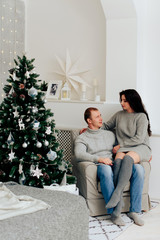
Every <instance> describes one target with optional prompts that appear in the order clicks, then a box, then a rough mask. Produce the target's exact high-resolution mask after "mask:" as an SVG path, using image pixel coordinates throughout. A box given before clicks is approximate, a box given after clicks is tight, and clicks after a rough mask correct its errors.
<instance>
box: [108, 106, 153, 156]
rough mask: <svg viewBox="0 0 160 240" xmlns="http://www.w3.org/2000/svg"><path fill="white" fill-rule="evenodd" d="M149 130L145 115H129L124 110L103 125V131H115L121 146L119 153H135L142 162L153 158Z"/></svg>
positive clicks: (134, 113)
mask: <svg viewBox="0 0 160 240" xmlns="http://www.w3.org/2000/svg"><path fill="white" fill-rule="evenodd" d="M147 128H148V119H147V116H146V114H145V113H136V112H133V113H128V112H127V111H123V110H122V111H119V112H117V113H116V114H114V115H113V117H112V118H111V119H110V120H109V121H108V122H106V123H104V124H103V129H107V130H113V129H115V131H116V138H117V141H118V144H119V145H120V149H119V150H118V152H128V151H135V152H137V153H138V154H139V156H140V159H141V160H144V158H150V156H151V148H150V144H149V135H148V131H147ZM145 151H146V153H145ZM148 160H149V159H148Z"/></svg>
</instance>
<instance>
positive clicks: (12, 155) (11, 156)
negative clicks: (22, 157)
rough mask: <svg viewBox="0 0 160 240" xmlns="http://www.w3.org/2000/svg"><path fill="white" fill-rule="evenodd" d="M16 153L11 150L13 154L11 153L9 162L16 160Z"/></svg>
mask: <svg viewBox="0 0 160 240" xmlns="http://www.w3.org/2000/svg"><path fill="white" fill-rule="evenodd" d="M14 154H15V153H14V152H13V151H12V150H11V153H9V158H8V159H9V160H10V161H11V162H12V160H13V159H14V158H15V156H14Z"/></svg>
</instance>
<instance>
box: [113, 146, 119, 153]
mask: <svg viewBox="0 0 160 240" xmlns="http://www.w3.org/2000/svg"><path fill="white" fill-rule="evenodd" d="M119 149H120V145H116V146H115V147H114V148H113V149H112V152H113V154H116V153H117V151H118V150H119Z"/></svg>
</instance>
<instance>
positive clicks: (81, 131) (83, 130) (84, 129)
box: [79, 128, 87, 134]
mask: <svg viewBox="0 0 160 240" xmlns="http://www.w3.org/2000/svg"><path fill="white" fill-rule="evenodd" d="M86 130H87V128H82V129H81V130H80V131H79V134H82V133H84V132H85V131H86Z"/></svg>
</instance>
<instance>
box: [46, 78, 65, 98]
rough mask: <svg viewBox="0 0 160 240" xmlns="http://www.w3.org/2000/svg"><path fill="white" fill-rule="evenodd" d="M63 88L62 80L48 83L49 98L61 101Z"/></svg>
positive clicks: (47, 95)
mask: <svg viewBox="0 0 160 240" xmlns="http://www.w3.org/2000/svg"><path fill="white" fill-rule="evenodd" d="M61 87H62V81H61V80H51V81H50V82H49V83H48V89H47V94H46V97H47V98H53V99H59V96H60V92H61Z"/></svg>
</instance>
